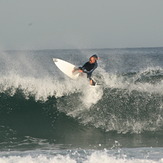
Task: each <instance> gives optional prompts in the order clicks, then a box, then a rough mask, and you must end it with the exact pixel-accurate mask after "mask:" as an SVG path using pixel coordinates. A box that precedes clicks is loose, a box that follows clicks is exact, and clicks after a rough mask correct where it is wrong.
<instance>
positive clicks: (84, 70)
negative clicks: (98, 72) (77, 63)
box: [81, 62, 98, 74]
mask: <svg viewBox="0 0 163 163" xmlns="http://www.w3.org/2000/svg"><path fill="white" fill-rule="evenodd" d="M97 66H98V64H97V62H96V64H95V66H94V67H93V69H92V70H90V71H87V70H86V64H84V66H83V67H81V70H83V72H84V73H87V74H91V73H92V72H93V71H94V70H95V69H96V68H97Z"/></svg>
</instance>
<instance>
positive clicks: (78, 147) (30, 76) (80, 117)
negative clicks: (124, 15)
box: [0, 48, 163, 163]
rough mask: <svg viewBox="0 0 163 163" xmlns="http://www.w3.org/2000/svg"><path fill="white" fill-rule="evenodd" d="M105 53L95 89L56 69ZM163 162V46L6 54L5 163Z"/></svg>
mask: <svg viewBox="0 0 163 163" xmlns="http://www.w3.org/2000/svg"><path fill="white" fill-rule="evenodd" d="M95 53H96V54H98V55H99V57H100V60H99V61H98V64H99V67H98V68H97V69H96V70H95V71H94V73H93V77H94V79H95V80H96V81H97V82H98V83H99V84H100V85H98V86H96V87H91V86H90V85H89V82H88V81H87V79H85V78H81V79H79V80H71V79H69V78H68V77H66V76H65V75H64V74H63V73H62V72H60V70H59V69H58V68H57V67H56V66H55V65H54V63H53V61H52V58H60V59H64V60H66V61H69V62H71V63H73V64H75V65H77V66H81V65H83V64H84V63H85V62H86V61H87V60H88V58H89V57H90V56H91V55H93V54H95ZM22 162H23V163H24V162H25V163H101V162H103V163H109V162H111V163H112V162H115V163H116V162H118V163H139V162H140V163H156V162H159V163H163V48H130V49H128V48H126V49H88V50H86V49H85V50H26V51H0V163H22Z"/></svg>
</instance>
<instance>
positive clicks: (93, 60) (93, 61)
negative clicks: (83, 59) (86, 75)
mask: <svg viewBox="0 0 163 163" xmlns="http://www.w3.org/2000/svg"><path fill="white" fill-rule="evenodd" d="M98 59H99V57H98V56H97V55H96V54H94V55H92V56H91V57H90V58H89V62H90V63H95V62H96V61H97V60H98Z"/></svg>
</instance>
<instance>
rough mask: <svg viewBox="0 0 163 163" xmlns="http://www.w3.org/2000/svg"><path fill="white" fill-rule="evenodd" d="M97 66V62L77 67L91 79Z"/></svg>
mask: <svg viewBox="0 0 163 163" xmlns="http://www.w3.org/2000/svg"><path fill="white" fill-rule="evenodd" d="M97 66H98V64H97V62H95V63H92V64H91V63H90V62H86V63H85V64H84V65H83V66H82V67H79V69H81V70H83V72H84V73H86V74H87V78H89V79H90V80H92V79H91V76H92V72H93V71H94V70H95V69H96V68H97Z"/></svg>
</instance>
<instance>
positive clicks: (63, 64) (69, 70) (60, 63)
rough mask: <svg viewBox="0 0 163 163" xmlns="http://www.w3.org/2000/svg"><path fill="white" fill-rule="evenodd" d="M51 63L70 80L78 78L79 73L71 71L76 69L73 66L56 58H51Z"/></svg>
mask: <svg viewBox="0 0 163 163" xmlns="http://www.w3.org/2000/svg"><path fill="white" fill-rule="evenodd" d="M53 62H54V63H55V65H56V66H57V67H58V68H59V69H60V70H61V71H62V72H63V73H64V74H66V75H67V76H68V77H70V78H71V79H77V78H78V77H79V75H80V73H79V72H75V73H73V70H74V68H75V67H76V66H75V65H73V64H71V63H69V62H66V61H64V60H62V59H58V58H53Z"/></svg>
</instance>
